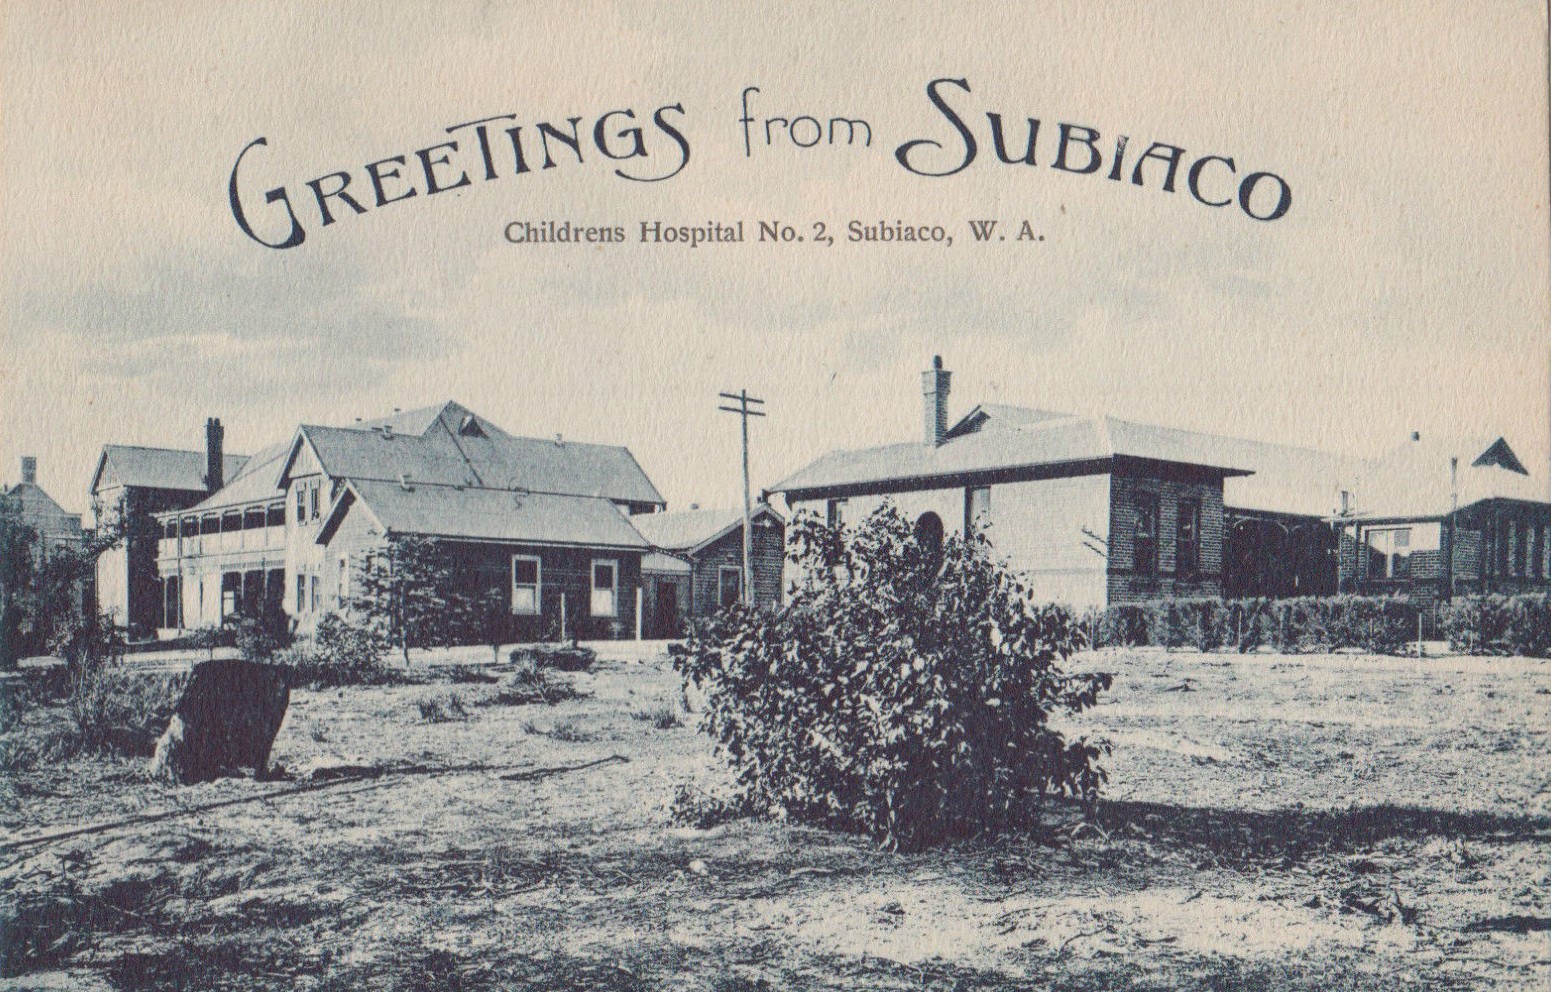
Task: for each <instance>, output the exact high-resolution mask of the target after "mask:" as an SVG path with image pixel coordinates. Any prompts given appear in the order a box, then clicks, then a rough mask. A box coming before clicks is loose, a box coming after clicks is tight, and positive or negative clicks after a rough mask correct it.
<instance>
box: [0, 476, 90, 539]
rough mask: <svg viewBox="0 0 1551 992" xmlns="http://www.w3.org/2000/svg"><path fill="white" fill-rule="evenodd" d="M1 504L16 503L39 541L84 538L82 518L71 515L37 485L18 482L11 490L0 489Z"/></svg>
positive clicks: (76, 514) (18, 510) (75, 514)
mask: <svg viewBox="0 0 1551 992" xmlns="http://www.w3.org/2000/svg"><path fill="white" fill-rule="evenodd" d="M0 500H6V501H9V502H11V503H13V504H14V505H15V506H16V509H17V512H18V513H19V514H20V515H21V517H22V519H23V520H24V521H25V522H26V523H27V524H28V525H29V526H31V527H32V528H33V529H34V530H36V531H37V532H38V535H39V536H40V537H62V536H64V537H79V536H80V534H81V515H80V514H79V513H70V512H68V511H67V510H66V509H65V508H64V507H62V506H60V505H59V504H58V503H57V502H55V501H54V497H52V496H50V495H49V494H48V493H47V492H45V491H44V489H43V487H42V486H39V485H38V484H37V483H35V482H18V483H17V484H16V485H14V486H12V487H11V488H9V489H0Z"/></svg>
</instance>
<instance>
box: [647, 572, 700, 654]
mask: <svg viewBox="0 0 1551 992" xmlns="http://www.w3.org/2000/svg"><path fill="white" fill-rule="evenodd" d="M670 588H671V592H668V591H665V590H668V589H670ZM670 595H671V596H672V598H673V601H672V606H671V608H665V607H664V604H663V602H662V600H664V599H665V598H666V597H667V596H670ZM641 603H642V607H641V608H642V632H641V636H643V637H645V638H647V639H649V640H655V639H671V638H677V637H683V636H684V622H685V620H686V619H688V617H689V609H690V577H689V575H688V574H682V573H677V572H675V573H662V572H647V573H643V574H642V576H641Z"/></svg>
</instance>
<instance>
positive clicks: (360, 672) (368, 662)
mask: <svg viewBox="0 0 1551 992" xmlns="http://www.w3.org/2000/svg"><path fill="white" fill-rule="evenodd" d="M388 648H389V645H388V641H387V638H385V637H383V636H382V635H381V634H380V633H378V632H377V631H376V630H374V629H373V628H371V627H367V626H364V625H361V624H352V623H350V622H349V621H347V620H345V619H344V618H342V617H340V616H338V615H337V614H333V613H330V614H327V615H325V616H324V617H323V619H321V620H319V621H318V629H317V631H316V632H315V633H314V635H313V640H312V643H311V645H305V644H298V645H296V646H293V647H290V648H286V649H283V650H280V651H277V652H276V653H275V654H274V655H273V657H272V658H271V660H272V661H273V662H274V663H275V664H277V665H284V666H286V667H287V668H290V669H291V670H292V672H293V673H294V675H293V678H294V680H295V681H294V682H293V683H292V684H293V685H303V686H307V687H309V688H314V689H328V688H335V687H338V686H349V685H387V684H391V683H393V682H396V681H398V673H397V672H396V671H395V670H394V669H393V668H392V667H391V666H389V665H387V664H385V663H384V661H383V656H384V655H385V654H386V653H387V651H388Z"/></svg>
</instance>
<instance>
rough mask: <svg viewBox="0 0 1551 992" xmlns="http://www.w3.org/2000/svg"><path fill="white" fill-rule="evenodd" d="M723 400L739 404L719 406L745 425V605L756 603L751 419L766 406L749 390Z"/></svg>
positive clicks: (730, 395) (719, 408)
mask: <svg viewBox="0 0 1551 992" xmlns="http://www.w3.org/2000/svg"><path fill="white" fill-rule="evenodd" d="M718 395H719V396H721V398H722V399H724V400H728V401H729V402H732V403H736V404H738V405H737V406H719V407H717V409H718V410H721V411H722V412H723V413H735V414H737V415H738V419H739V420H740V421H742V424H743V589H742V593H743V596H742V597H741V598H742V599H743V602H744V603H753V602H754V505H753V501H752V499H751V497H750V496H749V418H750V417H763V416H764V415H765V413H764V411H763V410H756V409H754V407H755V406H764V405H765V401H764V400H757V399H755V398H754V397H752V396H750V395H749V391H748V390H747V389H740V390H738V391H737V392H736V393H719V394H718Z"/></svg>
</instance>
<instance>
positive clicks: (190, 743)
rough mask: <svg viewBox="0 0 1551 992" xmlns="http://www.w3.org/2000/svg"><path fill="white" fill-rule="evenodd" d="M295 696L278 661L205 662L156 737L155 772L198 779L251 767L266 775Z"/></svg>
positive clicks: (165, 776)
mask: <svg viewBox="0 0 1551 992" xmlns="http://www.w3.org/2000/svg"><path fill="white" fill-rule="evenodd" d="M290 702H291V688H290V685H289V681H288V679H287V678H286V672H285V670H284V669H283V668H281V667H280V666H278V665H263V664H259V663H258V662H253V661H243V660H241V659H237V658H230V659H222V660H219V661H206V662H201V663H200V664H198V665H196V666H194V673H193V676H192V678H190V679H189V684H188V688H187V689H185V690H184V691H183V698H182V699H180V700H179V701H178V708H177V711H176V712H175V713H174V714H173V717H172V719H171V720H170V721H169V722H168V724H167V730H166V732H165V733H163V734H162V736H161V739H160V740H158V741H157V742H156V753H155V754H154V755H153V756H152V757H151V774H152V775H154V776H156V777H158V778H162V779H166V780H169V781H173V782H181V783H184V784H192V783H195V782H208V781H211V780H212V779H215V778H219V777H220V776H222V775H226V774H232V773H234V772H236V771H238V770H239V769H243V768H251V769H253V775H254V777H255V778H258V779H263V778H265V777H266V776H267V775H268V771H269V752H270V749H271V748H272V747H273V746H274V743H275V735H276V734H277V733H279V732H280V724H281V723H282V722H283V721H284V720H285V711H286V707H287V706H289V705H290Z"/></svg>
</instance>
